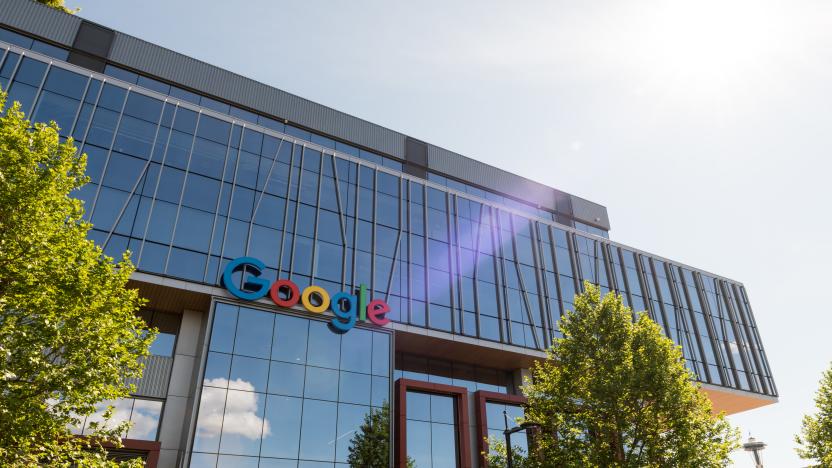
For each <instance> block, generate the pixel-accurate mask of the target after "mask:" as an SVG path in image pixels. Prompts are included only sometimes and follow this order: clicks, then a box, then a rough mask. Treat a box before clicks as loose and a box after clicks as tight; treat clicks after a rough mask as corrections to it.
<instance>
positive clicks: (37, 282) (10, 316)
mask: <svg viewBox="0 0 832 468" xmlns="http://www.w3.org/2000/svg"><path fill="white" fill-rule="evenodd" d="M5 100H6V95H5V93H2V91H0V356H2V358H0V466H11V467H23V466H36V465H45V466H70V465H72V466H109V465H110V462H107V461H106V459H105V456H106V453H105V451H104V449H103V448H102V447H101V444H102V443H104V442H109V443H115V444H116V445H118V443H119V439H118V434H122V433H123V432H124V429H125V427H124V426H123V425H122V426H117V427H109V428H107V427H99V428H98V430H97V431H96V433H95V434H94V435H92V436H91V437H85V438H81V437H73V436H72V435H71V433H70V431H69V429H68V427H69V426H76V427H77V426H79V425H80V423H81V421H82V417H83V416H86V415H89V414H91V413H92V412H93V411H94V410H95V406H96V404H97V403H99V402H101V401H103V400H111V399H117V398H121V397H125V396H127V395H128V394H129V390H130V389H129V387H128V386H127V385H126V383H125V379H126V378H131V377H139V376H141V372H142V364H141V362H140V361H141V360H140V359H139V358H140V357H142V356H146V355H147V353H148V347H149V345H150V342H151V341H152V339H153V338H154V334H153V333H152V332H150V333H148V330H147V329H146V325H145V323H144V322H143V321H142V320H141V319H139V318H138V317H136V315H135V311H136V310H137V309H138V308H139V307H140V305H141V304H142V300H141V299H140V298H139V296H138V292H137V291H136V290H132V289H127V288H126V284H127V280H128V278H129V277H130V274H131V273H132V272H133V266H132V264H131V263H130V261H129V259H128V258H127V254H125V256H124V258H123V259H122V260H121V261H120V262H118V263H113V259H111V258H109V257H105V256H104V255H103V254H102V251H101V249H100V248H99V247H96V246H95V244H93V242H92V241H90V240H88V239H87V237H86V236H87V231H88V230H89V229H90V224H89V223H87V222H85V221H83V219H82V215H83V213H84V207H83V204H82V202H81V201H79V200H76V199H74V198H72V197H71V196H70V194H71V192H72V191H73V190H75V189H78V188H79V187H81V186H82V185H83V184H85V183H86V182H87V178H86V177H85V176H84V169H85V166H86V156H85V155H79V154H78V153H77V151H76V148H75V146H74V145H73V142H72V140H71V139H70V140H68V141H67V142H66V143H61V142H60V140H59V138H58V131H57V130H58V128H57V126H56V125H55V123H54V122H52V123H50V124H48V125H46V124H35V125H34V126H31V125H30V123H29V121H27V120H26V119H25V117H24V115H23V113H22V112H21V111H20V105H19V104H18V103H15V104H14V105H13V106H12V107H10V108H8V109H6V110H5V111H4V108H5Z"/></svg>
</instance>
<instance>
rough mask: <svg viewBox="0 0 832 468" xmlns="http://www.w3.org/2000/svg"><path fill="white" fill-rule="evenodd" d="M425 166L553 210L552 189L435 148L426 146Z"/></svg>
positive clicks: (553, 192) (553, 194)
mask: <svg viewBox="0 0 832 468" xmlns="http://www.w3.org/2000/svg"><path fill="white" fill-rule="evenodd" d="M428 167H429V168H430V169H433V170H436V171H439V172H443V173H445V174H448V175H449V176H453V177H456V178H458V179H461V180H467V181H470V182H472V183H474V184H477V185H481V186H483V187H489V188H492V189H494V190H497V191H498V192H502V193H505V194H506V195H511V196H513V197H517V198H519V199H522V200H528V201H530V202H532V203H535V204H537V205H540V206H542V207H544V208H548V209H550V210H554V209H555V189H553V188H551V187H547V186H545V185H543V184H541V183H538V182H535V181H532V180H529V179H526V178H525V177H520V176H519V175H517V174H512V173H510V172H508V171H504V170H502V169H498V168H496V167H494V166H489V165H488V164H483V163H481V162H479V161H475V160H473V159H471V158H468V157H465V156H462V155H461V154H457V153H454V152H452V151H448V150H446V149H443V148H439V147H437V146H433V145H428Z"/></svg>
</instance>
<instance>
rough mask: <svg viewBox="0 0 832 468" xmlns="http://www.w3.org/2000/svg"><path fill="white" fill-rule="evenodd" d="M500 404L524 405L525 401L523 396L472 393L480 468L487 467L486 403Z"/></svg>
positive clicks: (486, 391)
mask: <svg viewBox="0 0 832 468" xmlns="http://www.w3.org/2000/svg"><path fill="white" fill-rule="evenodd" d="M489 402H490V403H501V404H506V405H525V404H526V402H527V400H526V397H525V396H523V395H509V394H507V393H499V392H491V391H488V390H477V391H476V392H474V405H475V407H474V412H475V413H476V415H477V426H476V427H477V453H479V460H480V466H482V467H488V456H487V453H488V442H487V440H486V438H487V437H488V413H487V411H486V403H489Z"/></svg>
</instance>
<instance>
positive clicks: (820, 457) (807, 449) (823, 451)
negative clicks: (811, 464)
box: [795, 365, 832, 466]
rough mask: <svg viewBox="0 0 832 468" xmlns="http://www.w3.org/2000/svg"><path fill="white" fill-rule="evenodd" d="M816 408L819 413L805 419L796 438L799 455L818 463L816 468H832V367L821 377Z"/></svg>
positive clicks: (816, 396)
mask: <svg viewBox="0 0 832 468" xmlns="http://www.w3.org/2000/svg"><path fill="white" fill-rule="evenodd" d="M815 406H816V407H817V413H816V414H814V415H806V416H804V417H803V425H802V427H801V431H800V434H798V435H797V436H795V441H796V442H797V444H798V445H799V447H798V449H797V453H798V455H800V457H801V458H803V459H807V460H814V461H816V462H817V465H815V466H832V365H830V367H829V369H827V370H826V372H824V373H823V377H821V380H820V388H819V389H818V392H817V394H816V395H815Z"/></svg>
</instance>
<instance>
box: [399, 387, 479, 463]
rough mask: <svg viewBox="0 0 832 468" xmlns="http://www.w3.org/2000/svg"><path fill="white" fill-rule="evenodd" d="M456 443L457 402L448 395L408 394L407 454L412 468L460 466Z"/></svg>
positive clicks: (414, 392)
mask: <svg viewBox="0 0 832 468" xmlns="http://www.w3.org/2000/svg"><path fill="white" fill-rule="evenodd" d="M458 442H459V441H458V432H457V420H456V399H455V398H454V397H452V396H448V395H432V394H428V393H422V392H416V391H408V392H407V455H408V457H410V459H411V460H412V461H413V462H414V464H415V466H416V467H417V468H454V467H457V466H459V460H458V459H459V455H458V453H457V444H458ZM465 443H468V441H465Z"/></svg>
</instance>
